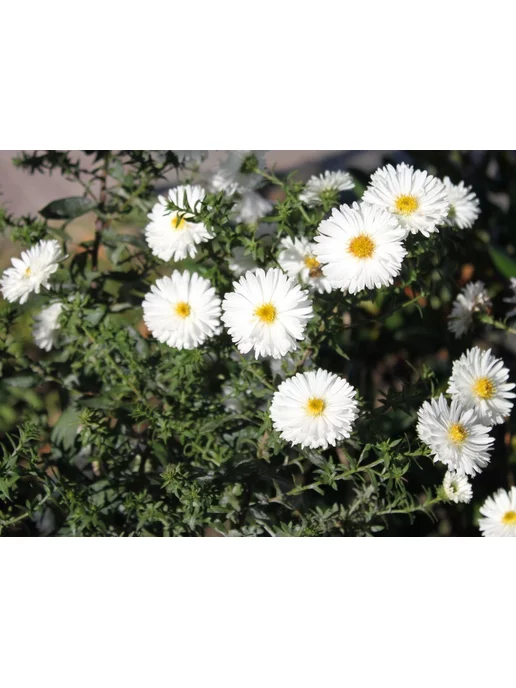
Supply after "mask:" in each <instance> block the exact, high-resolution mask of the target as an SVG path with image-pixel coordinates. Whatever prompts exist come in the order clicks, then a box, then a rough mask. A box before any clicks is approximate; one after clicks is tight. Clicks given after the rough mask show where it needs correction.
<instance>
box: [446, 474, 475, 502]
mask: <svg viewBox="0 0 516 688" xmlns="http://www.w3.org/2000/svg"><path fill="white" fill-rule="evenodd" d="M443 489H444V494H445V495H446V497H447V498H448V499H449V500H450V502H455V504H459V502H463V503H464V504H467V503H468V502H471V498H472V497H473V490H472V489H471V484H470V483H469V482H468V479H467V478H466V476H465V475H457V473H454V472H452V471H447V473H446V475H445V476H444V480H443Z"/></svg>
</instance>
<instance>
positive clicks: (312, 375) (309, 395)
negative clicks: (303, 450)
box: [270, 368, 358, 449]
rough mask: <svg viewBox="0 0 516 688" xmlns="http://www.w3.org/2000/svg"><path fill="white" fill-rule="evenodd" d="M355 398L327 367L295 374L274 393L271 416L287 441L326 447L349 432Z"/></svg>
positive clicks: (303, 445) (356, 408)
mask: <svg viewBox="0 0 516 688" xmlns="http://www.w3.org/2000/svg"><path fill="white" fill-rule="evenodd" d="M355 397H356V392H355V389H354V388H353V387H352V386H351V385H350V384H349V383H348V382H347V380H344V379H343V378H340V377H338V376H337V375H334V374H333V373H329V372H327V371H326V370H321V369H320V368H319V369H318V370H315V371H309V372H307V373H297V375H294V377H291V378H289V379H288V380H285V381H284V382H282V383H281V384H280V386H279V387H278V390H277V391H276V392H275V393H274V396H273V398H272V404H271V409H270V417H271V419H272V423H273V425H274V428H275V429H276V430H277V431H278V432H279V433H280V434H281V437H282V438H283V439H284V440H286V441H287V442H290V443H291V444H294V445H301V446H302V447H311V448H313V449H317V448H321V449H326V448H327V447H328V445H330V444H331V445H332V446H334V445H335V443H336V442H338V441H339V440H341V439H344V438H346V437H349V436H350V435H351V432H352V430H353V425H354V423H355V420H356V418H357V415H358V406H357V402H356V399H355Z"/></svg>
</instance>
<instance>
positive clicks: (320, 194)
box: [299, 170, 355, 206]
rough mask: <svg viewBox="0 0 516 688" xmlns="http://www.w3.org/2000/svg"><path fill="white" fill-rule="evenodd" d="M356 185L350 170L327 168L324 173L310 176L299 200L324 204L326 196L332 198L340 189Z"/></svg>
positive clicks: (313, 204) (311, 204)
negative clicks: (330, 169) (333, 170)
mask: <svg viewBox="0 0 516 688" xmlns="http://www.w3.org/2000/svg"><path fill="white" fill-rule="evenodd" d="M354 186H355V183H354V182H353V179H352V178H351V175H350V174H349V173H348V172H343V171H342V170H338V171H337V172H330V171H329V170H326V171H325V172H324V174H320V175H319V176H316V175H315V174H314V175H312V176H311V177H310V179H309V180H308V181H307V183H306V186H305V188H304V190H303V192H302V193H301V194H300V196H299V200H300V201H302V202H303V203H306V204H307V205H309V206H315V205H322V204H323V203H324V200H325V199H326V198H331V197H333V196H335V195H336V194H337V193H339V192H340V191H346V190H348V189H352V188H353V187H354Z"/></svg>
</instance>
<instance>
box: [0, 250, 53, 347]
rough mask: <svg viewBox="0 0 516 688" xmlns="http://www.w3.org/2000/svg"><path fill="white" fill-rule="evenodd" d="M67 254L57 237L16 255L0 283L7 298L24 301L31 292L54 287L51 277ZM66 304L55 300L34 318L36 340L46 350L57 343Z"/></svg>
mask: <svg viewBox="0 0 516 688" xmlns="http://www.w3.org/2000/svg"><path fill="white" fill-rule="evenodd" d="M63 258H64V255H63V253H62V251H61V247H60V245H59V243H58V242H57V241H55V239H49V240H44V241H40V242H39V243H37V244H36V245H35V246H31V248H29V249H28V250H27V251H23V253H22V254H21V256H20V258H13V259H12V267H10V268H7V270H5V271H4V273H3V275H2V279H1V280H0V287H1V291H2V294H3V296H4V298H5V299H7V301H10V302H11V303H16V302H18V303H20V304H24V303H26V302H27V300H28V298H29V296H30V295H31V294H33V293H34V294H39V293H40V292H41V288H42V287H43V288H45V289H50V287H51V285H50V278H51V277H52V275H53V274H54V273H55V272H56V270H57V269H58V267H59V261H61V260H63ZM62 307H63V305H62V303H53V304H52V305H51V306H49V307H48V308H44V309H43V310H42V311H41V312H40V313H39V314H37V315H36V316H35V318H34V328H33V336H34V341H35V342H36V345H37V346H39V347H40V348H41V349H44V350H45V351H50V350H51V349H52V347H53V346H55V344H56V341H57V332H58V330H59V316H60V315H61V310H62Z"/></svg>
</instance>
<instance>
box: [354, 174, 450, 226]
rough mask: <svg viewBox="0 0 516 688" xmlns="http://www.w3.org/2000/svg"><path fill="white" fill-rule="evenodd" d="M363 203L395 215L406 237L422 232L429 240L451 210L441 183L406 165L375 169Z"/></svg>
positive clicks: (435, 178) (444, 188)
mask: <svg viewBox="0 0 516 688" xmlns="http://www.w3.org/2000/svg"><path fill="white" fill-rule="evenodd" d="M362 200H364V201H366V202H367V203H372V204H374V205H377V206H379V207H380V208H384V209H385V210H388V211H389V212H390V213H392V214H393V215H394V216H395V217H396V218H397V219H398V222H399V223H400V224H401V225H402V227H403V228H404V229H405V236H407V235H408V234H409V233H410V232H412V234H416V233H417V232H421V233H422V234H423V235H424V236H426V237H427V236H429V235H430V234H431V233H432V232H436V231H437V230H438V227H437V225H439V224H442V223H443V222H444V220H445V218H446V215H447V213H448V209H449V203H448V194H447V191H446V187H445V186H444V184H443V183H442V181H441V180H440V179H437V177H432V175H430V174H428V172H426V171H421V170H414V168H413V167H412V166H411V165H405V163H401V165H398V166H397V167H396V168H394V167H393V166H392V165H387V166H386V167H382V168H381V169H379V170H376V172H375V173H374V174H373V176H372V177H371V182H370V184H369V186H368V187H367V189H366V190H365V191H364V195H363V199H362Z"/></svg>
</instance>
